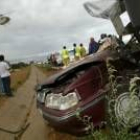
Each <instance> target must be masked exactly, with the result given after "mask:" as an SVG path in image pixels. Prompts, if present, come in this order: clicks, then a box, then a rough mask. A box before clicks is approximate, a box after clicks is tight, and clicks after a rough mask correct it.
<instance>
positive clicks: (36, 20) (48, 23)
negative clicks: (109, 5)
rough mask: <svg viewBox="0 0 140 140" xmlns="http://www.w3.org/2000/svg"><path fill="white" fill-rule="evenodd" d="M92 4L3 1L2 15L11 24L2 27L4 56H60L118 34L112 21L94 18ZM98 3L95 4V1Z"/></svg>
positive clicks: (0, 37) (0, 1)
mask: <svg viewBox="0 0 140 140" xmlns="http://www.w3.org/2000/svg"><path fill="white" fill-rule="evenodd" d="M87 1H88V0H0V14H4V15H5V16H9V17H10V18H11V20H10V22H9V23H7V24H6V25H0V53H2V54H4V55H5V57H6V58H7V59H8V60H12V59H21V58H25V59H26V58H30V57H38V56H42V55H46V54H47V53H50V52H56V51H59V50H61V49H62V47H63V46H64V45H65V46H67V48H68V49H71V48H73V47H72V45H73V43H77V44H80V43H83V44H84V45H85V46H88V43H89V39H90V37H94V38H95V40H98V39H99V37H100V34H101V33H108V34H116V32H115V29H114V27H113V25H112V23H111V21H109V20H103V19H99V18H93V17H91V16H90V15H89V14H88V13H87V12H86V10H85V9H84V7H83V3H85V2H87ZM93 1H94V0H93Z"/></svg>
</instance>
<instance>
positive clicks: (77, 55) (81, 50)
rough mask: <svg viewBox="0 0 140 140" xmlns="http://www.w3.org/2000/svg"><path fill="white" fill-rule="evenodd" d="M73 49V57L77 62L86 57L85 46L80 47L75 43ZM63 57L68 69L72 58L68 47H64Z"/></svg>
mask: <svg viewBox="0 0 140 140" xmlns="http://www.w3.org/2000/svg"><path fill="white" fill-rule="evenodd" d="M73 47H74V49H73V55H74V59H75V60H80V59H81V58H83V57H85V56H86V48H85V47H84V46H83V44H82V43H81V44H80V45H79V46H78V45H77V44H76V43H74V44H73ZM61 56H62V60H63V64H64V66H66V67H67V66H68V65H69V63H70V56H69V51H68V50H67V48H66V46H64V47H63V50H62V53H61Z"/></svg>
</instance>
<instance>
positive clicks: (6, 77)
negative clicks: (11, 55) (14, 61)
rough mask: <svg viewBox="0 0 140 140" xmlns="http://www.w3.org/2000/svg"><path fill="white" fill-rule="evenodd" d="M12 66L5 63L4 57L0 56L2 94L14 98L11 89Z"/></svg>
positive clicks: (0, 90) (0, 89)
mask: <svg viewBox="0 0 140 140" xmlns="http://www.w3.org/2000/svg"><path fill="white" fill-rule="evenodd" d="M9 69H10V66H9V64H8V63H7V62H6V61H5V59H4V55H0V93H1V95H7V96H13V94H12V92H11V88H10V83H11V79H10V72H9Z"/></svg>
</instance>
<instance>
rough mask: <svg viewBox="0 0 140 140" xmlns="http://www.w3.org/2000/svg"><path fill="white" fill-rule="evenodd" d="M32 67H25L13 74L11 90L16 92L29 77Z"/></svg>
mask: <svg viewBox="0 0 140 140" xmlns="http://www.w3.org/2000/svg"><path fill="white" fill-rule="evenodd" d="M30 69H31V67H30V66H28V67H25V68H21V69H18V70H16V71H13V72H12V73H11V89H12V90H13V91H16V90H17V89H18V88H19V87H20V86H21V85H22V84H23V83H24V82H25V81H26V80H27V79H28V77H29V75H30Z"/></svg>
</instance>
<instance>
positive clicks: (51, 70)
mask: <svg viewBox="0 0 140 140" xmlns="http://www.w3.org/2000/svg"><path fill="white" fill-rule="evenodd" d="M37 68H38V69H40V70H41V71H42V72H43V73H44V74H45V75H46V76H51V75H53V74H55V73H57V72H59V71H60V70H61V69H54V68H53V67H52V66H51V65H49V64H46V65H38V66H37Z"/></svg>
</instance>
